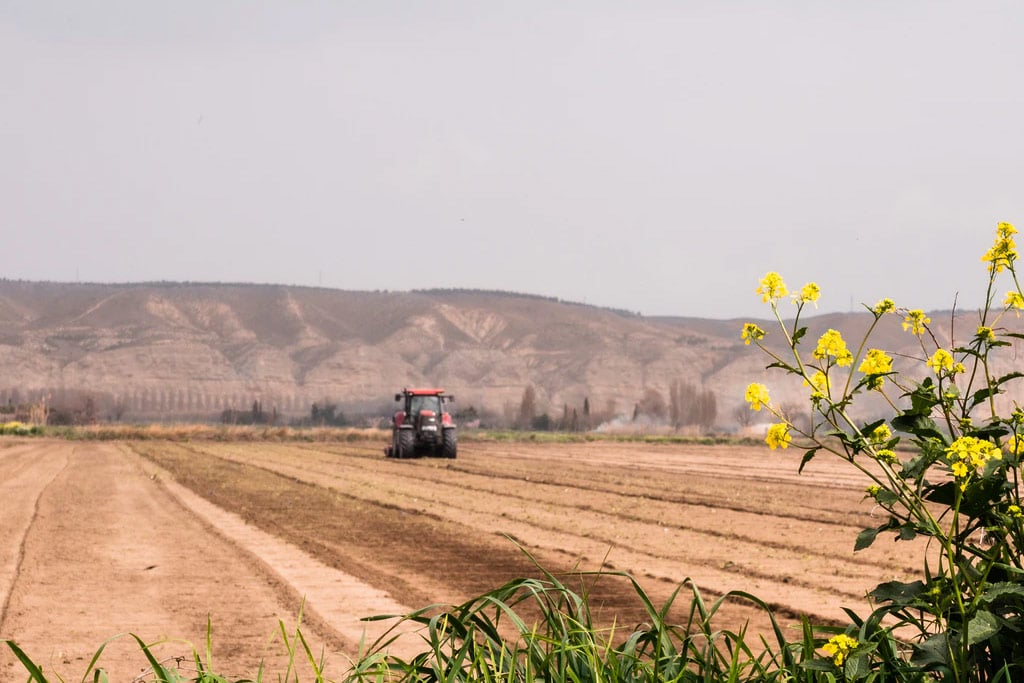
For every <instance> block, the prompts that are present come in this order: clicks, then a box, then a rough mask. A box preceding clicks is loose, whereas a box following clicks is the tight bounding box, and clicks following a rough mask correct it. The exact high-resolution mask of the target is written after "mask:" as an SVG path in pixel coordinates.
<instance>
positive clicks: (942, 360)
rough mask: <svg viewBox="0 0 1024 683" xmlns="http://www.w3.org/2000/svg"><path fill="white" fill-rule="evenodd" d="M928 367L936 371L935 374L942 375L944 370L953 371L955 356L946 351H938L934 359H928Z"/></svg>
mask: <svg viewBox="0 0 1024 683" xmlns="http://www.w3.org/2000/svg"><path fill="white" fill-rule="evenodd" d="M928 367H930V368H931V369H932V370H934V371H935V374H937V375H938V374H941V373H942V371H943V370H950V371H951V370H952V369H953V355H952V354H951V353H950V352H949V351H947V350H946V349H938V350H936V351H935V353H933V354H932V357H931V358H929V359H928Z"/></svg>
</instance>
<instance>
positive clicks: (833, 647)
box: [822, 634, 859, 666]
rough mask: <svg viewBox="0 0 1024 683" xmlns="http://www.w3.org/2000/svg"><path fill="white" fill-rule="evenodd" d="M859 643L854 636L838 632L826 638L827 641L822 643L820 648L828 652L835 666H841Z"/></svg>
mask: <svg viewBox="0 0 1024 683" xmlns="http://www.w3.org/2000/svg"><path fill="white" fill-rule="evenodd" d="M858 644H859V643H858V642H857V639H856V638H851V637H850V636H848V635H845V634H839V635H838V636H833V637H831V638H829V639H828V642H827V643H825V644H824V645H822V649H823V650H825V652H827V653H828V655H829V656H830V657H831V658H832V661H833V662H834V663H835V665H836V666H842V665H843V662H845V661H846V658H847V657H848V656H849V655H850V653H851V652H853V651H854V650H855V649H856V648H857V645H858Z"/></svg>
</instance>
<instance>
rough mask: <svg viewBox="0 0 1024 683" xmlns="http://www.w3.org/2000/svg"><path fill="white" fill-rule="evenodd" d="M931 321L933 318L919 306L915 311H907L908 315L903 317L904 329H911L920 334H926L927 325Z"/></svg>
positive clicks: (912, 331)
mask: <svg viewBox="0 0 1024 683" xmlns="http://www.w3.org/2000/svg"><path fill="white" fill-rule="evenodd" d="M931 321H932V319H931V318H929V317H928V316H926V315H925V314H924V311H922V310H921V309H920V308H917V309H914V310H913V311H907V317H906V318H904V319H903V329H904V330H910V331H911V333H913V334H916V335H918V336H920V335H922V334H924V331H925V325H927V324H928V323H930V322H931Z"/></svg>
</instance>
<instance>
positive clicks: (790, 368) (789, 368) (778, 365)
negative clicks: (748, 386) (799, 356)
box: [764, 361, 800, 374]
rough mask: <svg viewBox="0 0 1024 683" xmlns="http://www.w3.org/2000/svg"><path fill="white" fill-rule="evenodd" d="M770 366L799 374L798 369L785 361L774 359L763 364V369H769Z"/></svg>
mask: <svg viewBox="0 0 1024 683" xmlns="http://www.w3.org/2000/svg"><path fill="white" fill-rule="evenodd" d="M772 368H781V369H783V370H785V371H787V372H791V373H793V374H800V371H799V370H797V369H796V368H794V367H793V366H792V365H787V364H786V363H783V362H781V361H776V362H774V363H771V364H769V365H766V366H764V369H765V370H771V369H772Z"/></svg>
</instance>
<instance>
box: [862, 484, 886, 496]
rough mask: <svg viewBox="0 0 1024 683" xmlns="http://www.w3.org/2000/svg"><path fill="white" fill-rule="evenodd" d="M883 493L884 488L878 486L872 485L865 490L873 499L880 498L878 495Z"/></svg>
mask: <svg viewBox="0 0 1024 683" xmlns="http://www.w3.org/2000/svg"><path fill="white" fill-rule="evenodd" d="M881 492H882V487H881V486H879V485H878V484H872V485H871V486H868V487H867V488H866V489H864V493H866V494H868V495H869V496H871V497H872V498H878V494H879V493H881Z"/></svg>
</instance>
